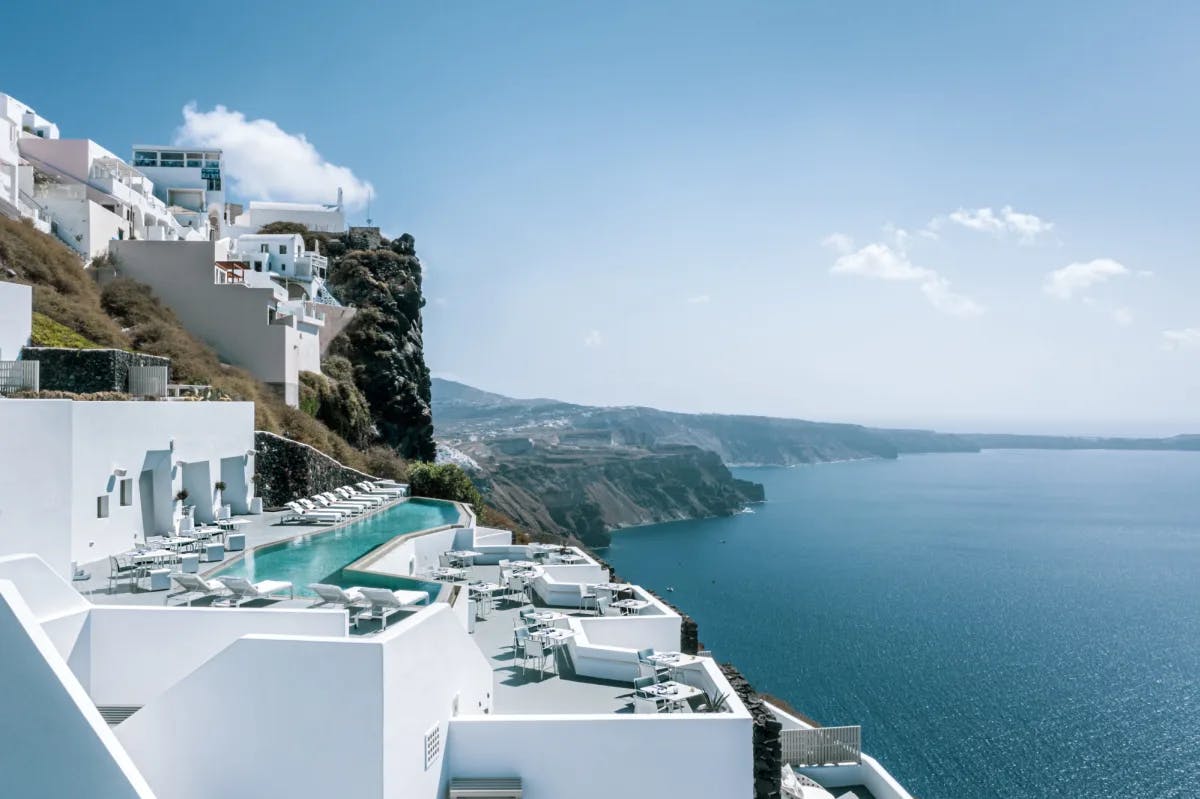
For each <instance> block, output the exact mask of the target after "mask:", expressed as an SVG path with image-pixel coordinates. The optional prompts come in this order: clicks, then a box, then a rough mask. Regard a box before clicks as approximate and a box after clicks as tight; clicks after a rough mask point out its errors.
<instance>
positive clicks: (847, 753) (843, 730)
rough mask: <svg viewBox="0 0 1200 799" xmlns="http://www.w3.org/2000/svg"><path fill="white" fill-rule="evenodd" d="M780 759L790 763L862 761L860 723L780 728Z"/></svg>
mask: <svg viewBox="0 0 1200 799" xmlns="http://www.w3.org/2000/svg"><path fill="white" fill-rule="evenodd" d="M779 739H780V743H781V744H782V745H783V762H784V763H790V764H791V765H793V766H802V767H803V766H832V765H841V764H846V763H861V762H862V727H858V726H855V727H814V728H812V729H807V730H782V731H780V733H779Z"/></svg>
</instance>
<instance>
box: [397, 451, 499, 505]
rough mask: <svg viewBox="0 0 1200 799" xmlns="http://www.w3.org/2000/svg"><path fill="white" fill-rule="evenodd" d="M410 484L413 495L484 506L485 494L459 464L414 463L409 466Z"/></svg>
mask: <svg viewBox="0 0 1200 799" xmlns="http://www.w3.org/2000/svg"><path fill="white" fill-rule="evenodd" d="M408 485H409V489H410V490H411V491H412V494H413V496H416V497H429V498H430V499H450V500H455V501H457V502H466V503H467V504H469V505H472V506H474V507H475V508H476V509H477V510H480V509H482V508H483V496H482V495H481V494H480V493H479V489H478V488H476V487H475V484H474V483H472V482H471V478H470V477H469V476H467V473H466V472H464V471H463V470H462V469H461V468H460V467H459V466H458V465H457V464H453V463H412V464H409V467H408Z"/></svg>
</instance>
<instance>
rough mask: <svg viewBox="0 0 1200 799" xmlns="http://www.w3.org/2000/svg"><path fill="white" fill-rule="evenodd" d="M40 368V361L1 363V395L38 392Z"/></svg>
mask: <svg viewBox="0 0 1200 799" xmlns="http://www.w3.org/2000/svg"><path fill="white" fill-rule="evenodd" d="M40 367H41V364H40V363H39V362H38V361H0V394H12V393H14V392H17V391H37V390H38V387H39V385H40V381H39V379H38V378H39V376H40V375H41V371H40Z"/></svg>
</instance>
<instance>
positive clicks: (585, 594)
mask: <svg viewBox="0 0 1200 799" xmlns="http://www.w3.org/2000/svg"><path fill="white" fill-rule="evenodd" d="M579 609H580V610H595V611H596V613H599V612H600V606H599V605H598V604H597V603H596V592H595V591H594V590H592V589H590V588H589V587H588V586H585V585H581V586H579Z"/></svg>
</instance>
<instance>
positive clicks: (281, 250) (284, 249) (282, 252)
mask: <svg viewBox="0 0 1200 799" xmlns="http://www.w3.org/2000/svg"><path fill="white" fill-rule="evenodd" d="M279 254H280V255H287V245H286V244H280V245H279Z"/></svg>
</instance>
